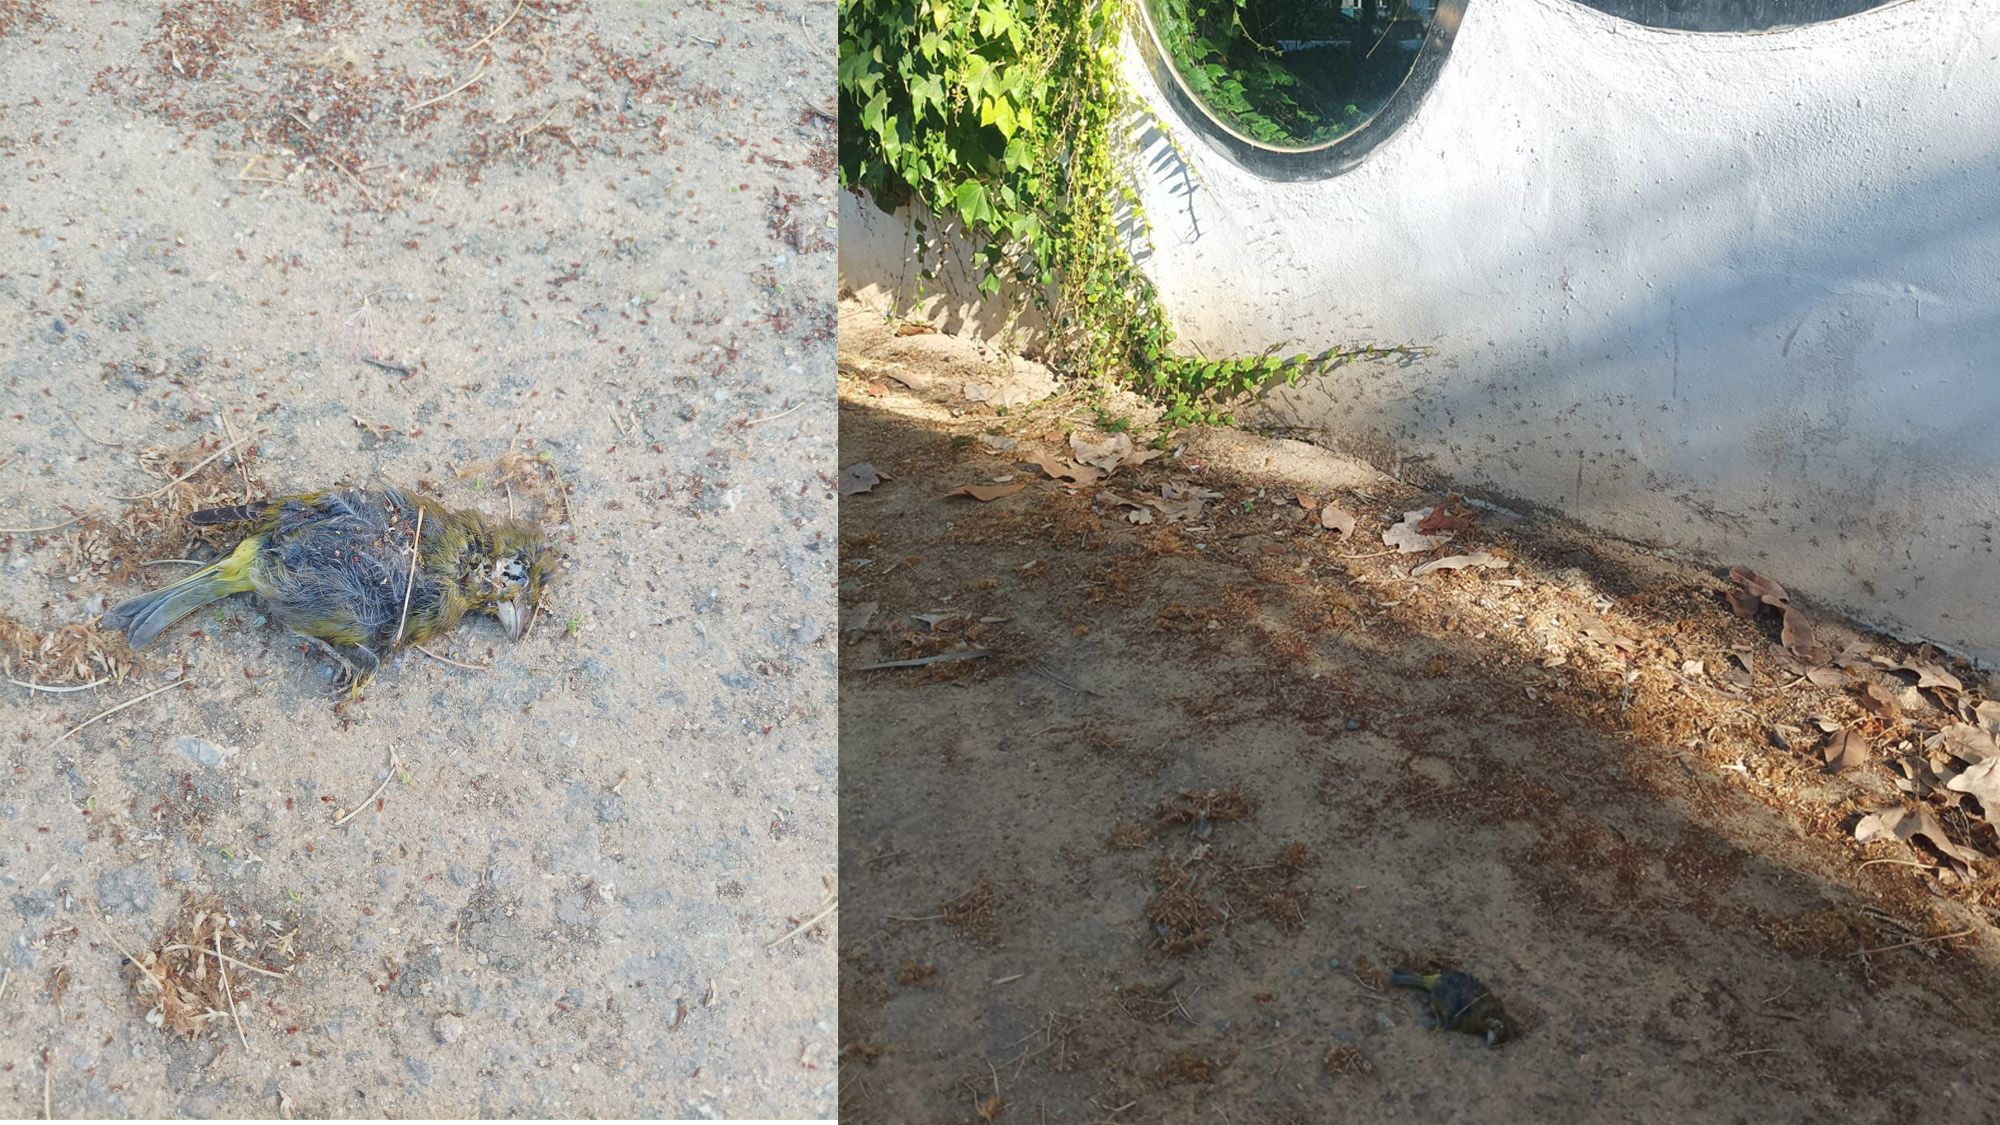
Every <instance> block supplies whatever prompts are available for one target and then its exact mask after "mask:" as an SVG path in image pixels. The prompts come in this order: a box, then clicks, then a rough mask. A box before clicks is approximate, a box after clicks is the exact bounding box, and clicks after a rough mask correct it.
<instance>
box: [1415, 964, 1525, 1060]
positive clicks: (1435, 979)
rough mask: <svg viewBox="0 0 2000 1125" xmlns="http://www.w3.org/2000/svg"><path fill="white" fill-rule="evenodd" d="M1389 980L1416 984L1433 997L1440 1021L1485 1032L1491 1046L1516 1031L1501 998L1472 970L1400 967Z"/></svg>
mask: <svg viewBox="0 0 2000 1125" xmlns="http://www.w3.org/2000/svg"><path fill="white" fill-rule="evenodd" d="M1389 983H1390V984H1393V985H1396V986H1397V987H1399V988H1414V989H1417V990H1419V991H1421V992H1423V993H1425V994H1426V995H1427V996H1428V997H1429V999H1430V1007H1431V1015H1433V1016H1434V1017H1436V1019H1437V1025H1438V1026H1439V1027H1440V1028H1445V1029H1448V1030H1451V1031H1463V1032H1465V1033H1466V1034H1468V1035H1479V1036H1484V1037H1485V1039H1486V1045H1487V1046H1488V1047H1493V1046H1498V1045H1499V1044H1500V1043H1502V1042H1504V1041H1505V1040H1506V1039H1507V1038H1508V1036H1510V1035H1512V1034H1513V1030H1514V1029H1513V1026H1512V1025H1511V1024H1509V1023H1508V1022H1507V1013H1506V1011H1505V1009H1503V1008H1502V1007H1501V1006H1500V999H1499V997H1497V996H1494V995H1493V993H1492V991H1491V990H1490V989H1488V988H1487V987H1486V986H1485V985H1483V984H1481V983H1479V981H1478V979H1477V978H1475V977H1473V976H1472V975H1471V974H1469V973H1461V972H1458V971H1457V970H1451V971H1447V972H1440V973H1413V972H1409V971H1408V970H1405V969H1397V970H1396V971H1394V972H1392V973H1390V974H1389Z"/></svg>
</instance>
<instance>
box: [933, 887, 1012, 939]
mask: <svg viewBox="0 0 2000 1125" xmlns="http://www.w3.org/2000/svg"><path fill="white" fill-rule="evenodd" d="M999 908H1000V896H999V895H997V894H995V893H994V891H993V884H991V883H989V882H987V881H986V880H984V879H981V880H980V881H979V882H977V883H974V884H973V885H972V889H971V890H969V891H967V892H965V893H964V894H962V895H960V896H958V897H957V898H955V899H953V900H952V901H950V902H948V903H945V904H944V921H945V925H947V926H950V927H951V932H952V933H955V934H957V935H958V936H959V937H962V938H971V939H972V940H974V941H977V942H981V943H983V944H986V945H993V944H995V943H997V942H998V941H999V940H1000V909H999Z"/></svg>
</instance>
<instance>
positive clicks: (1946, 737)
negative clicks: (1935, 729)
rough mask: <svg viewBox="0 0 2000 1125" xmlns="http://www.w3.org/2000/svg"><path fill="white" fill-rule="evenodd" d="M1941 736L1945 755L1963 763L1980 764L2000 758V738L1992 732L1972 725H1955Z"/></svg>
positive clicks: (1949, 727) (1945, 730) (1946, 729)
mask: <svg viewBox="0 0 2000 1125" xmlns="http://www.w3.org/2000/svg"><path fill="white" fill-rule="evenodd" d="M1941 734H1942V735H1943V744H1944V750H1945V753H1947V754H1950V755H1951V756H1952V757H1954V758H1957V759H1958V760H1959V761H1961V762H1972V763H1978V762H1985V761H1990V760H1992V759H1994V758H2000V738H1995V736H1994V734H1993V732H1992V731H1989V730H1985V729H1983V728H1981V727H1975V726H1973V725H1972V724H1970V723H1953V724H1951V725H1950V726H1948V727H1946V728H1944V730H1943V731H1942V732H1941Z"/></svg>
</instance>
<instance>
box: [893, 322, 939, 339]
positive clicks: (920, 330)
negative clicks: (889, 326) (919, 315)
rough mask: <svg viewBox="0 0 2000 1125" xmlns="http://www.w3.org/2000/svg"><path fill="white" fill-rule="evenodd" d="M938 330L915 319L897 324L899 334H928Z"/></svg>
mask: <svg viewBox="0 0 2000 1125" xmlns="http://www.w3.org/2000/svg"><path fill="white" fill-rule="evenodd" d="M936 331H937V329H936V328H935V327H933V326H931V325H928V324H923V323H921V322H918V321H913V320H910V321H904V322H903V323H901V324H898V325H897V326H896V335H898V336H928V335H930V334H931V333H933V332H936Z"/></svg>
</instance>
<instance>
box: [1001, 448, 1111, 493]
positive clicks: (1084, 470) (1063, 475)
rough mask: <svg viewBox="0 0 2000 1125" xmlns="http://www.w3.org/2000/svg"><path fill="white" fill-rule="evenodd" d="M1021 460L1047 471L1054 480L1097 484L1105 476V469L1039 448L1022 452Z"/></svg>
mask: <svg viewBox="0 0 2000 1125" xmlns="http://www.w3.org/2000/svg"><path fill="white" fill-rule="evenodd" d="M1021 460H1023V461H1026V462H1027V463H1028V464H1030V465H1033V466H1034V467H1036V468H1037V469H1040V470H1041V471H1043V472H1044V473H1047V474H1048V475H1049V477H1050V479H1052V480H1066V481H1069V482H1070V483H1072V484H1081V485H1091V484H1096V483H1097V482H1098V481H1100V480H1102V479H1103V478H1104V471H1103V470H1102V469H1098V468H1095V467H1093V466H1090V465H1079V464H1077V463H1076V462H1074V461H1065V460H1062V459H1060V458H1057V457H1051V456H1049V455H1048V454H1046V453H1044V452H1042V451H1041V450H1039V449H1037V450H1034V451H1032V452H1029V453H1023V454H1021Z"/></svg>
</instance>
